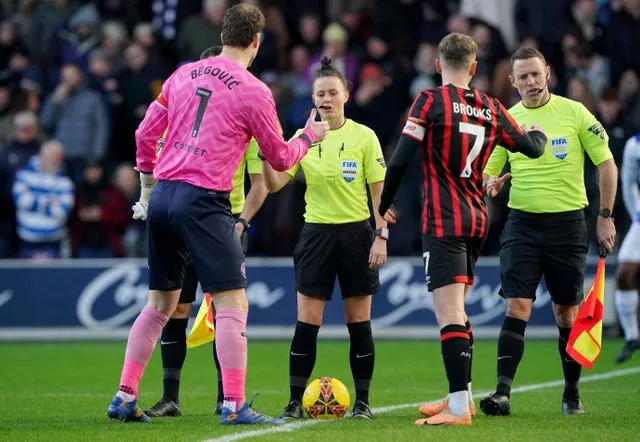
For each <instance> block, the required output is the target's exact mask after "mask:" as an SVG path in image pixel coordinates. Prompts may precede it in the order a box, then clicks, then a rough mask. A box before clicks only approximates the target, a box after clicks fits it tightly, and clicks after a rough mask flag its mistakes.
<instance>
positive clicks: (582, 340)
mask: <svg viewBox="0 0 640 442" xmlns="http://www.w3.org/2000/svg"><path fill="white" fill-rule="evenodd" d="M604 266H605V263H604V257H603V256H602V255H601V258H600V260H599V261H598V268H597V270H596V277H595V279H594V281H593V285H592V286H591V289H590V290H589V293H587V297H586V298H585V300H584V302H583V303H582V305H581V306H580V310H578V316H577V317H576V320H575V322H574V324H573V327H572V328H571V333H570V335H569V341H568V342H567V347H566V349H567V353H568V354H569V356H571V357H572V358H573V359H574V360H575V361H576V362H577V363H578V364H580V365H582V366H583V367H585V368H587V369H590V368H591V367H592V366H593V364H594V363H595V362H596V361H597V360H598V358H599V357H600V351H601V350H602V318H603V316H604V284H605V274H604Z"/></svg>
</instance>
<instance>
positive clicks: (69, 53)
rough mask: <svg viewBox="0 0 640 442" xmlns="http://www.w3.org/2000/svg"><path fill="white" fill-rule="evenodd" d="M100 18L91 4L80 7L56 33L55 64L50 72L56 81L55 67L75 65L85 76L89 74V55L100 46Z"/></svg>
mask: <svg viewBox="0 0 640 442" xmlns="http://www.w3.org/2000/svg"><path fill="white" fill-rule="evenodd" d="M99 26H100V16H99V15H98V11H97V10H96V8H95V6H94V5H93V4H92V3H87V4H85V5H84V6H82V7H80V8H79V9H78V10H77V11H76V12H75V13H74V14H73V15H72V16H71V18H69V20H68V21H67V23H66V24H65V26H63V27H61V28H60V29H59V30H58V32H57V33H56V47H55V55H56V64H55V65H54V66H53V67H52V68H53V69H52V71H51V72H50V75H51V79H52V80H55V79H57V74H58V71H57V69H56V68H57V67H58V66H61V65H65V64H70V63H73V64H76V65H78V66H79V67H80V69H81V70H82V72H84V73H85V74H86V73H88V72H89V55H90V54H91V51H93V50H94V49H95V48H97V47H98V46H99V45H100V36H99V30H100V28H99Z"/></svg>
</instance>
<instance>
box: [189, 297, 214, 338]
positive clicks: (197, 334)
mask: <svg viewBox="0 0 640 442" xmlns="http://www.w3.org/2000/svg"><path fill="white" fill-rule="evenodd" d="M213 316H214V315H213V308H212V305H211V295H210V294H209V293H205V294H204V298H203V299H202V304H200V310H198V315H197V316H196V320H195V321H194V322H193V327H191V331H190V332H189V336H187V348H194V347H198V346H200V345H202V344H206V343H207V342H211V341H213V338H214V337H215V333H214V331H215V327H214V317H213Z"/></svg>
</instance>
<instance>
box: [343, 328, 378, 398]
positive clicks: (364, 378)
mask: <svg viewBox="0 0 640 442" xmlns="http://www.w3.org/2000/svg"><path fill="white" fill-rule="evenodd" d="M347 329H348V330H349V340H350V343H351V345H350V348H349V362H350V363H351V374H353V382H354V384H355V386H356V402H357V401H362V402H364V403H365V404H369V389H370V388H371V378H372V377H373V366H374V362H375V346H374V344H373V335H372V334H371V321H364V322H352V323H350V324H347Z"/></svg>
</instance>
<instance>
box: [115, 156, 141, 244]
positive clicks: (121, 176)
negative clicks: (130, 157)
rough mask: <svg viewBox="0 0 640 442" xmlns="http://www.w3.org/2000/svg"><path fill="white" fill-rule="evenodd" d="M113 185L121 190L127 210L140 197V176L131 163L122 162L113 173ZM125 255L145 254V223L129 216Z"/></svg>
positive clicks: (125, 238)
mask: <svg viewBox="0 0 640 442" xmlns="http://www.w3.org/2000/svg"><path fill="white" fill-rule="evenodd" d="M113 184H114V186H115V187H116V188H117V189H119V190H120V192H122V194H123V195H124V197H125V199H126V201H127V211H128V210H129V208H130V207H133V205H134V204H135V203H136V202H137V201H138V199H139V198H140V178H139V176H138V172H136V171H135V169H134V167H133V164H131V163H122V164H120V165H119V166H118V167H117V168H116V171H115V173H114V178H113ZM123 243H124V249H125V255H126V256H128V257H146V256H147V223H146V221H143V220H139V219H132V218H129V219H128V222H127V226H126V229H125V233H124V240H123Z"/></svg>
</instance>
